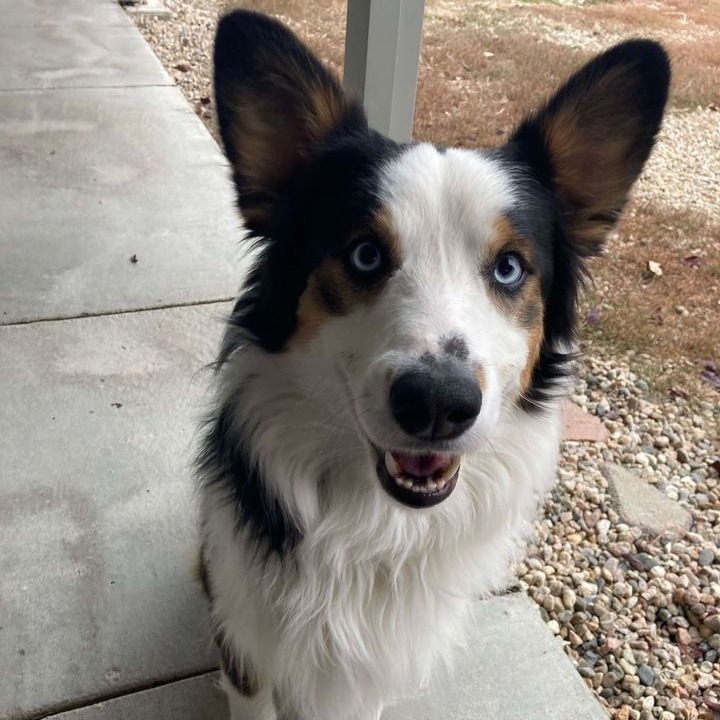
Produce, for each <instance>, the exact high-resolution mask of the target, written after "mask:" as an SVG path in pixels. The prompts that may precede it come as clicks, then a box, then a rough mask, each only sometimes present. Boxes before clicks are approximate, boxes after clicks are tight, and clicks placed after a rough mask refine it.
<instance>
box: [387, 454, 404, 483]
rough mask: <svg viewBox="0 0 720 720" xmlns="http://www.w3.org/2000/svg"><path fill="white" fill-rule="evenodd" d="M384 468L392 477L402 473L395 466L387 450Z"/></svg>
mask: <svg viewBox="0 0 720 720" xmlns="http://www.w3.org/2000/svg"><path fill="white" fill-rule="evenodd" d="M385 467H386V468H387V470H388V472H389V473H390V475H392V476H393V477H397V476H398V475H400V474H401V473H402V468H401V467H400V466H399V465H398V464H397V462H396V460H395V458H394V457H393V454H392V453H391V452H390V451H389V450H386V451H385Z"/></svg>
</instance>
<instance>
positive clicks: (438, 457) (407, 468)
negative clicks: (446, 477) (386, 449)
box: [392, 452, 452, 477]
mask: <svg viewBox="0 0 720 720" xmlns="http://www.w3.org/2000/svg"><path fill="white" fill-rule="evenodd" d="M392 456H393V458H394V460H395V462H396V463H397V464H398V465H399V466H400V468H401V469H402V471H403V473H404V474H405V475H414V476H415V477H430V476H432V475H434V474H435V473H436V472H437V471H438V470H441V469H442V468H445V467H446V466H447V465H448V464H449V462H450V460H451V459H452V458H451V457H450V456H449V455H444V454H442V453H433V454H431V455H408V454H406V453H395V452H394V453H393V454H392Z"/></svg>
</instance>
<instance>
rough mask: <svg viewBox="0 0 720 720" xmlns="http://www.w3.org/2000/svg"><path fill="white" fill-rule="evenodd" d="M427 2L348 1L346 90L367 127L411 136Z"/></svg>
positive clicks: (403, 139)
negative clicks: (362, 113) (358, 104)
mask: <svg viewBox="0 0 720 720" xmlns="http://www.w3.org/2000/svg"><path fill="white" fill-rule="evenodd" d="M424 10H425V0H348V12H347V36H346V40H345V81H344V82H345V88H346V89H347V90H348V91H349V92H350V93H351V94H353V95H355V96H356V97H358V98H359V99H360V100H361V101H362V103H363V105H364V106H365V111H366V112H367V115H368V121H369V122H370V125H371V127H373V128H375V129H376V130H378V131H380V132H381V133H383V134H384V135H388V136H389V137H391V138H392V139H393V140H397V141H398V142H407V141H409V140H410V139H411V138H412V126H413V116H414V113H415V90H416V87H417V75H418V66H419V64H420V44H421V41H422V24H423V15H424Z"/></svg>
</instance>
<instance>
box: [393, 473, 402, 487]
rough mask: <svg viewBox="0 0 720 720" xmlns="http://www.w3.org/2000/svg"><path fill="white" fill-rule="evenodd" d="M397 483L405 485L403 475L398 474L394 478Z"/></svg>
mask: <svg viewBox="0 0 720 720" xmlns="http://www.w3.org/2000/svg"><path fill="white" fill-rule="evenodd" d="M393 480H394V481H395V484H396V485H399V486H400V487H403V479H402V476H401V475H397V476H395V477H394V478H393Z"/></svg>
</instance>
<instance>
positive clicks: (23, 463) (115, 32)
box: [0, 0, 605, 720]
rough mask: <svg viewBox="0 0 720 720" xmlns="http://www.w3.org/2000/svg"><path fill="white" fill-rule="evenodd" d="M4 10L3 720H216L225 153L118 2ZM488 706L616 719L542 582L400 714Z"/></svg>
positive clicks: (472, 711)
mask: <svg viewBox="0 0 720 720" xmlns="http://www.w3.org/2000/svg"><path fill="white" fill-rule="evenodd" d="M0 13H1V14H2V17H3V24H2V27H0V167H2V172H1V173H0V224H1V226H2V233H0V368H2V373H0V397H1V398H2V401H1V402H0V720H9V719H13V720H20V719H29V718H41V717H51V716H53V717H62V718H68V719H70V718H72V720H80V719H83V720H95V719H96V718H104V719H112V720H116V719H120V718H128V719H130V718H132V719H133V720H165V719H167V720H170V718H172V720H196V719H198V718H207V719H208V720H210V719H211V718H212V719H213V720H220V719H221V718H223V717H226V710H225V705H224V701H223V699H222V698H221V697H220V696H219V694H218V693H217V691H216V690H215V688H214V685H213V676H212V674H211V672H212V671H213V669H214V668H215V666H216V658H215V655H214V652H213V649H212V645H211V643H210V640H209V634H208V632H207V627H206V615H205V606H204V603H203V600H202V598H201V597H200V593H199V592H198V589H197V587H196V586H195V584H194V582H193V580H192V577H191V566H192V562H193V552H194V530H193V528H194V517H193V501H192V483H191V481H190V472H189V461H190V457H191V453H190V447H191V445H192V441H193V433H194V428H195V425H196V422H197V418H198V417H199V414H200V412H201V410H202V405H203V392H204V390H203V389H204V384H205V375H204V373H203V372H201V371H200V369H201V368H202V367H203V366H204V365H205V364H206V363H208V362H209V361H210V360H211V359H212V356H213V353H214V352H215V348H216V346H217V341H218V337H219V333H220V322H219V320H220V319H221V318H222V316H223V314H224V313H225V312H226V311H227V308H228V305H227V304H226V301H227V300H228V299H230V298H231V297H232V296H233V295H234V293H235V292H236V289H237V286H238V284H239V281H240V277H241V275H242V271H243V263H242V259H241V258H240V257H239V255H238V250H237V241H238V237H239V236H238V232H237V230H238V225H239V223H238V221H237V219H236V216H235V212H234V207H233V203H234V199H233V193H232V191H231V188H230V185H229V181H228V172H227V169H226V166H225V163H224V160H223V159H222V156H221V154H220V152H219V151H218V149H217V147H216V145H215V143H214V141H213V140H212V139H211V138H210V136H209V135H208V133H207V132H206V130H205V128H204V127H203V126H202V124H201V123H200V121H199V120H198V119H197V118H196V117H195V114H194V113H193V111H192V110H191V108H190V107H189V106H188V104H187V103H186V102H185V100H184V99H183V97H182V95H181V93H180V91H179V90H178V89H177V88H176V87H174V86H173V84H172V82H171V80H170V79H169V77H168V76H167V74H166V73H165V71H164V70H163V68H162V67H161V66H160V64H159V62H158V61H157V59H156V58H155V56H154V55H153V54H152V52H151V51H150V49H149V48H148V46H147V45H146V43H145V42H144V41H143V39H142V38H141V36H140V35H139V33H138V32H137V31H136V29H135V27H134V26H133V24H132V22H131V21H130V20H129V19H128V18H127V17H126V15H125V13H124V12H123V11H122V10H121V9H120V8H119V6H118V5H117V4H116V3H115V2H114V0H63V1H62V2H58V0H23V1H22V2H18V1H17V0H0ZM131 258H132V260H133V261H131ZM199 371H200V372H199ZM484 716H487V717H492V718H493V719H494V720H511V719H514V718H523V719H524V720H565V719H567V720H600V719H601V718H604V717H605V714H604V712H603V711H602V710H601V708H600V707H599V705H598V704H597V703H596V702H595V700H594V699H593V698H592V696H591V694H590V693H589V691H588V690H587V689H586V688H585V686H584V684H583V683H582V681H581V680H580V678H579V677H578V676H577V674H576V673H575V672H574V670H573V669H572V667H571V666H570V664H569V662H568V661H567V660H566V659H565V657H564V655H563V653H562V650H561V648H560V646H559V644H558V643H557V641H556V640H555V639H554V638H553V637H552V636H551V634H550V633H549V631H548V630H547V628H546V627H545V626H544V624H543V623H542V621H541V619H540V617H539V615H538V614H537V612H536V611H535V609H534V608H533V607H532V606H531V605H530V603H529V602H528V601H527V600H525V599H523V598H501V599H497V600H494V601H492V602H491V603H488V604H487V605H486V606H485V608H484V611H483V614H482V624H481V627H478V628H477V635H476V636H475V637H474V638H473V641H472V643H471V651H470V654H469V656H468V657H467V658H465V659H463V660H461V661H459V663H458V675H457V677H456V678H455V679H454V680H453V681H452V682H450V681H448V682H446V683H443V685H442V687H438V688H437V689H436V690H435V691H433V692H431V693H430V695H428V696H424V697H422V698H419V699H417V700H415V701H411V702H408V703H405V704H403V705H401V706H399V707H397V708H393V709H390V710H388V711H387V713H386V715H385V716H384V717H385V718H386V720H409V719H410V718H413V719H414V720H422V719H423V718H430V717H432V718H438V717H447V718H457V719H459V718H468V719H470V718H473V719H475V718H481V717H484Z"/></svg>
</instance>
